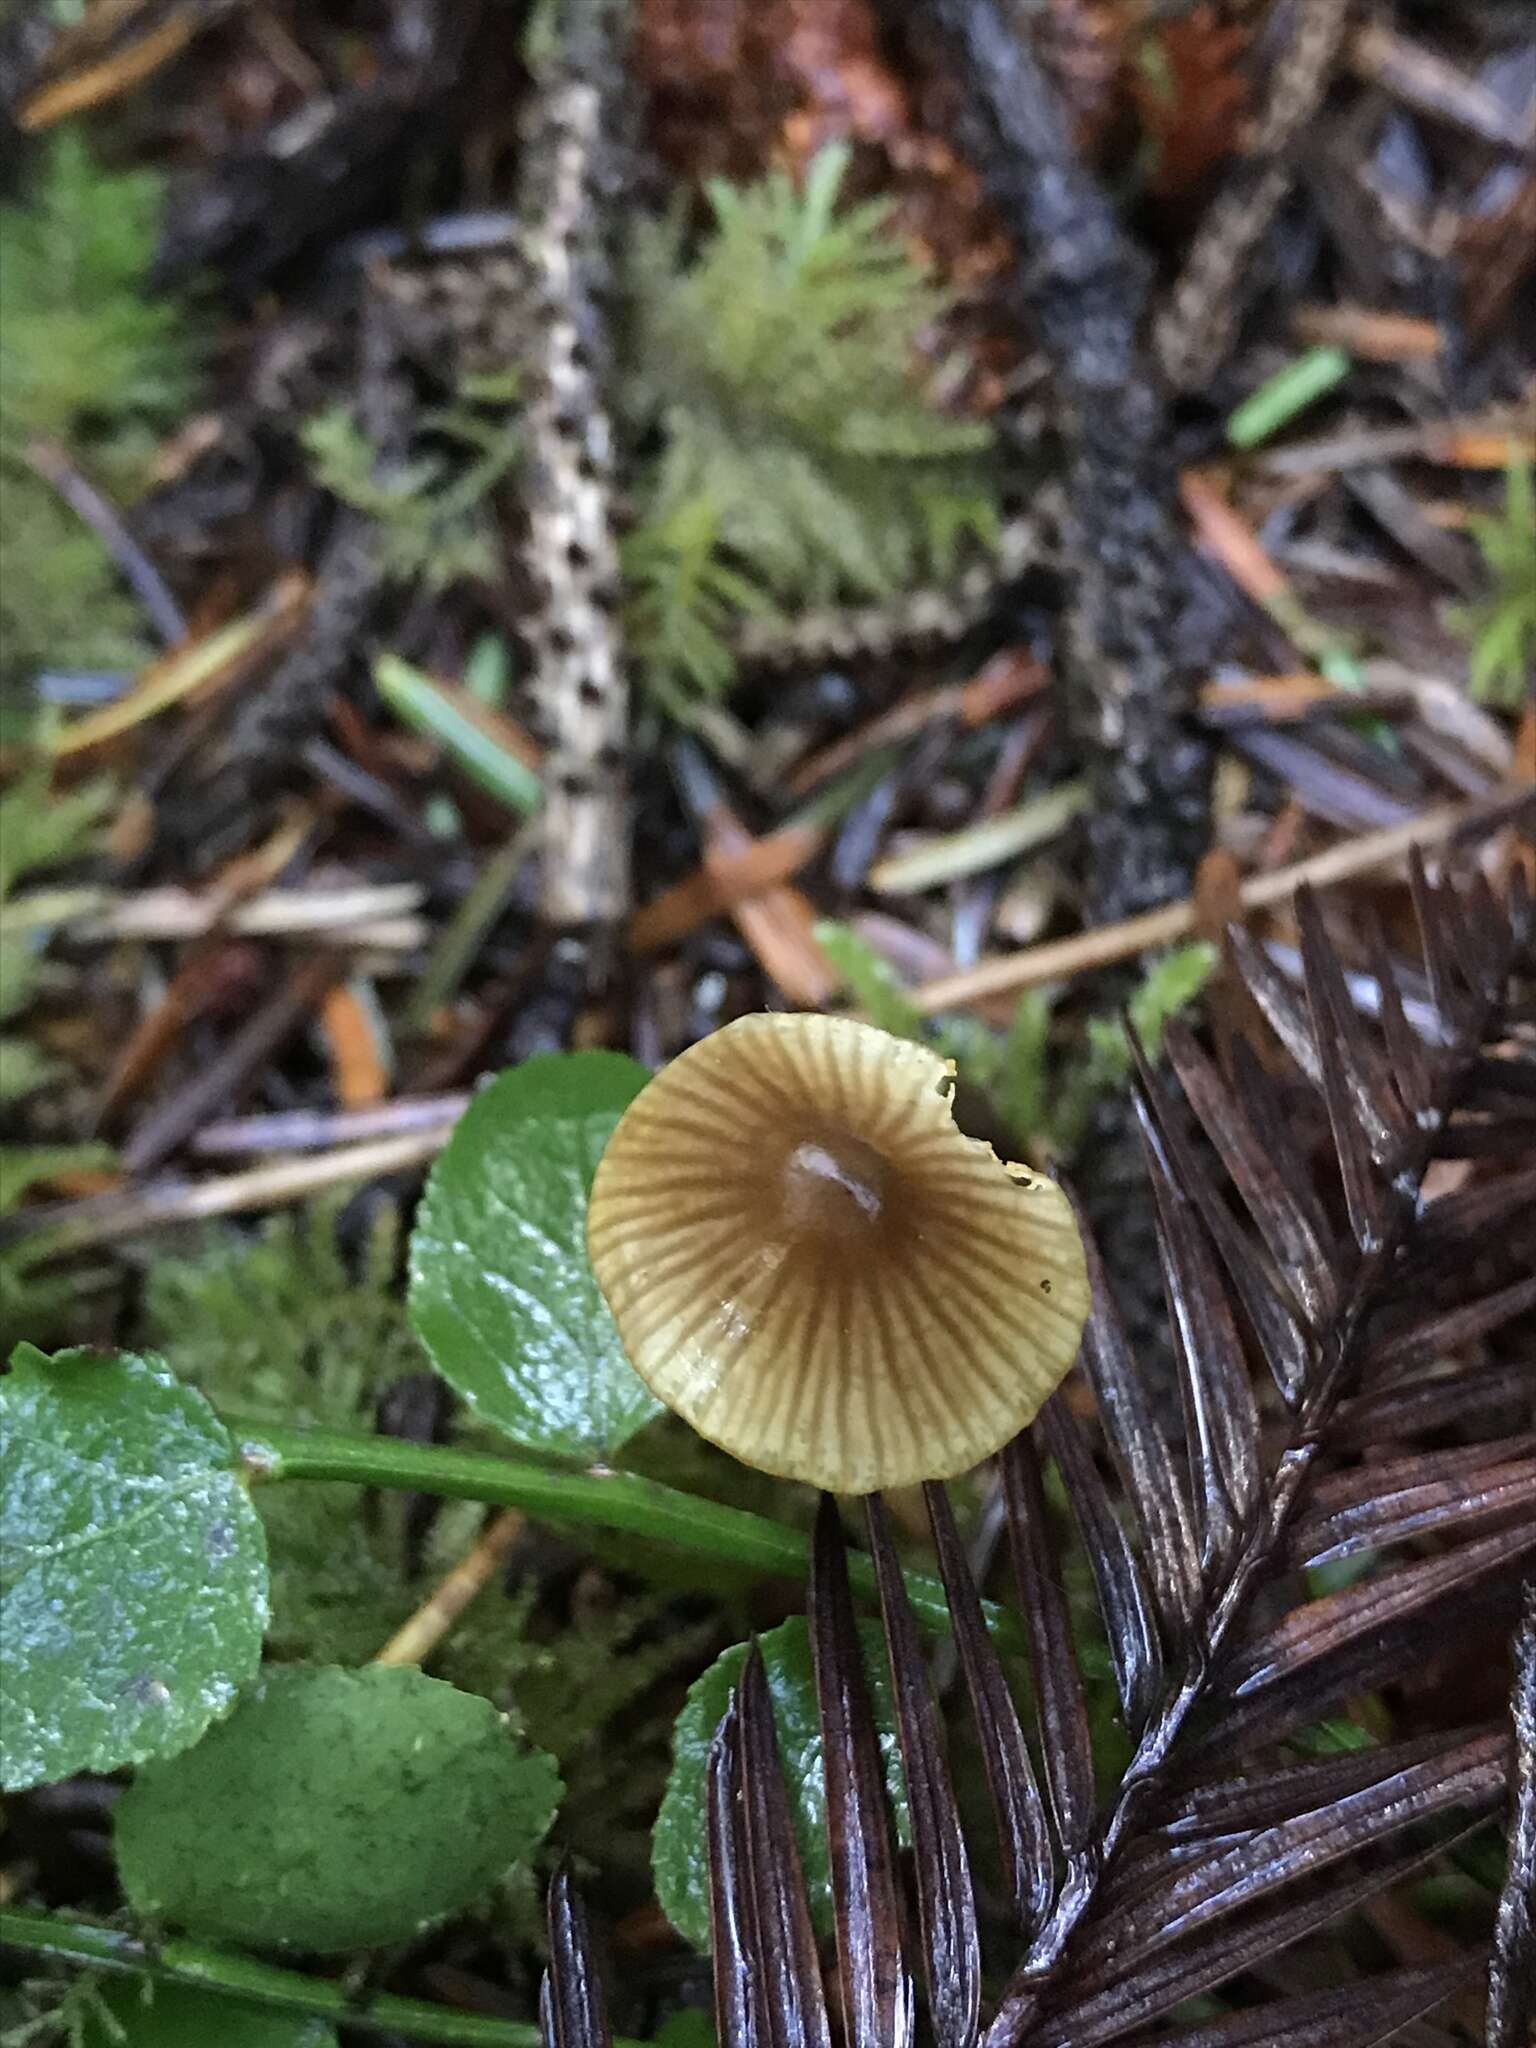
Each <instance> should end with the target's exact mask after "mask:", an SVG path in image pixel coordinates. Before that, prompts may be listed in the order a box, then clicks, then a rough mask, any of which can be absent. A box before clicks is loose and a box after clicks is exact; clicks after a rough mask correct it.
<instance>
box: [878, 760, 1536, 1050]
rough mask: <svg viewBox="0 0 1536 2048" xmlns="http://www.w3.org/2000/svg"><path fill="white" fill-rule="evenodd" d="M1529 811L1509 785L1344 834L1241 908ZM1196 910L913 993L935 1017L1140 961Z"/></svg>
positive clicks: (1118, 928) (1046, 949)
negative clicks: (1474, 799)
mask: <svg viewBox="0 0 1536 2048" xmlns="http://www.w3.org/2000/svg"><path fill="white" fill-rule="evenodd" d="M1524 812H1531V813H1532V814H1536V796H1532V795H1527V794H1526V793H1524V792H1520V791H1507V790H1506V791H1504V792H1502V793H1501V794H1500V796H1499V798H1498V800H1497V801H1496V802H1493V801H1489V802H1484V803H1478V804H1446V805H1442V806H1441V807H1440V808H1438V809H1436V810H1432V811H1425V812H1424V813H1423V814H1422V815H1421V816H1419V817H1417V818H1411V819H1409V820H1408V822H1407V823H1406V824H1402V825H1392V826H1389V827H1387V828H1386V829H1385V830H1384V831H1381V832H1368V833H1365V834H1363V835H1362V836H1361V837H1360V838H1358V839H1346V840H1343V841H1341V843H1340V844H1339V845H1337V846H1330V847H1329V848H1328V849H1327V850H1326V852H1323V853H1315V854H1312V855H1311V856H1310V857H1309V858H1308V859H1306V860H1299V861H1296V862H1294V863H1293V864H1292V865H1291V866H1290V867H1284V868H1277V869H1276V870H1275V871H1274V873H1273V874H1268V875H1251V876H1249V877H1248V879H1247V880H1246V881H1245V882H1244V883H1243V885H1242V896H1241V901H1242V907H1243V909H1244V911H1254V910H1265V909H1268V908H1269V907H1270V906H1271V905H1272V904H1276V903H1284V902H1285V901H1286V900H1287V899H1288V898H1289V897H1291V896H1294V895H1295V893H1296V891H1297V890H1298V889H1300V888H1302V887H1303V886H1304V885H1308V884H1310V886H1311V887H1313V888H1315V889H1321V888H1325V887H1327V886H1328V885H1330V884H1331V883H1334V882H1342V881H1344V880H1346V879H1347V878H1348V877H1349V876H1351V875H1361V874H1366V873H1368V872H1369V870H1370V869H1372V868H1380V867H1386V866H1388V865H1389V864H1390V863H1391V862H1393V861H1397V860H1402V859H1403V858H1404V856H1405V855H1406V854H1407V853H1408V852H1409V850H1410V849H1411V848H1413V847H1415V846H1417V847H1420V848H1428V847H1432V846H1443V845H1444V844H1445V843H1446V842H1447V841H1448V840H1450V839H1453V838H1455V837H1456V836H1457V835H1458V834H1460V833H1461V832H1463V831H1466V830H1471V829H1479V828H1480V829H1483V830H1491V829H1492V828H1493V827H1494V826H1495V825H1497V824H1500V823H1507V822H1513V821H1514V820H1515V819H1517V818H1518V817H1519V816H1520V815H1521V814H1522V813H1524ZM1196 915H1197V912H1196V903H1195V899H1194V897H1192V896H1187V897H1184V898H1183V899H1182V900H1181V901H1180V902H1177V903H1165V904H1164V905H1163V906H1162V908H1161V909H1159V910H1152V911H1148V912H1147V913H1146V914H1145V915H1143V916H1141V917H1130V918H1126V919H1125V920H1124V921H1123V922H1122V923H1120V924H1113V925H1097V926H1095V927H1094V928H1093V929H1092V930H1091V931H1086V932H1078V933H1076V934H1075V935H1074V936H1073V937H1072V938H1070V939H1052V940H1050V941H1048V942H1047V943H1046V944H1045V945H1041V946H1026V947H1024V948H1023V950H1022V951H1020V952H1018V953H1010V954H1007V955H1005V956H1003V957H1001V958H998V959H993V960H980V961H978V962H977V964H976V965H975V966H974V967H968V968H966V969H965V970H964V972H963V973H960V974H946V975H944V976H942V977H941V978H940V979H939V980H937V981H929V982H924V983H923V984H922V986H921V987H919V988H915V989H913V990H912V991H911V999H912V1001H913V1002H914V1003H916V1005H917V1006H918V1008H919V1009H920V1010H922V1011H924V1012H925V1013H926V1014H928V1015H930V1016H931V1015H932V1014H933V1013H934V1012H935V1011H937V1010H954V1009H962V1008H964V1007H965V1006H966V1005H967V1004H970V1003H977V1002H983V1001H985V1000H986V999H987V998H988V997H990V996H1002V995H1014V994H1017V993H1018V991H1019V990H1021V989H1026V988H1038V987H1039V986H1040V984H1041V983H1042V982H1046V981H1070V980H1071V979H1072V978H1073V977H1074V976H1075V975H1079V974H1088V973H1090V972H1092V971H1093V970H1094V969H1096V968H1100V967H1112V966H1114V965H1116V963H1118V962H1119V961H1121V960H1130V959H1133V958H1134V957H1135V956H1136V955H1137V954H1138V953H1144V952H1147V951H1148V950H1149V949H1150V948H1151V947H1154V946H1171V945H1172V944H1173V943H1174V942H1175V941H1176V940H1178V939H1183V938H1188V937H1189V935H1190V933H1191V932H1193V931H1194V930H1195V928H1196Z"/></svg>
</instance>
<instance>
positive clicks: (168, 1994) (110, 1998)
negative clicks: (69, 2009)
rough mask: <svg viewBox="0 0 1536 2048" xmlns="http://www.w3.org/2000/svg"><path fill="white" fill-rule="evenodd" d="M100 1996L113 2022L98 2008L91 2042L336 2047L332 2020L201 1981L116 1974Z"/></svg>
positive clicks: (153, 2047) (89, 2047)
mask: <svg viewBox="0 0 1536 2048" xmlns="http://www.w3.org/2000/svg"><path fill="white" fill-rule="evenodd" d="M96 1996H97V1998H98V1999H99V2000H100V2001H101V2003H102V2005H104V2006H105V2007H106V2009H107V2012H108V2013H109V2014H110V2016H111V2024H109V2022H108V2021H107V2020H105V2019H102V2018H101V2017H99V2016H98V2014H96V2013H95V2012H93V2013H92V2014H91V2017H90V2018H89V2019H88V2020H87V2021H86V2026H85V2048H210V2044H211V2043H213V2042H217V2043H218V2048H336V2029H335V2028H334V2027H333V2026H332V2025H331V2023H330V2021H329V2020H323V2019H320V2018H319V2017H317V2016H316V2015H315V2014H313V2013H303V2012H298V2013H295V2012H278V2011H275V2010H274V2009H273V2008H272V2007H271V2006H270V2005H246V2004H244V2003H242V2001H241V2000H240V1999H238V1998H221V1997H219V1996H218V1994H217V1993H216V1992H213V1991H199V1990H198V1989H197V1988H196V1986H195V1985H190V1984H146V1983H145V1982H144V1981H143V1980H142V1979H141V1978H137V1977H114V1978H113V1979H111V1981H110V1982H108V1983H105V1984H100V1985H98V1986H97V1990H96ZM114 2025H115V2029H116V2031H114Z"/></svg>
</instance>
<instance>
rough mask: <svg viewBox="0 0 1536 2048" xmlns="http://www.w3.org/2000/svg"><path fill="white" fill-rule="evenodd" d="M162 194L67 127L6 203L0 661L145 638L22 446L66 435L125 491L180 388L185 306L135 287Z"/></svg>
mask: <svg viewBox="0 0 1536 2048" xmlns="http://www.w3.org/2000/svg"><path fill="white" fill-rule="evenodd" d="M160 201H161V181H160V179H159V178H158V177H157V176H156V175H155V174H154V173H152V172H148V171H108V170H103V169H101V168H100V167H99V166H98V165H97V164H96V163H95V162H94V161H93V160H92V157H91V154H90V152H89V150H88V149H87V147H86V144H85V143H84V141H83V140H82V139H81V138H80V136H79V135H78V134H76V133H74V132H73V131H69V130H66V131H64V132H63V133H61V134H59V135H57V136H55V137H54V138H52V139H51V140H50V142H49V143H48V145H47V147H46V149H45V150H44V151H43V152H42V154H41V155H40V157H39V158H38V160H37V162H36V164H35V166H34V169H33V175H32V177H31V180H30V182H29V184H28V186H27V188H26V191H25V193H24V195H23V197H22V198H21V199H20V200H18V202H17V203H16V204H15V205H12V206H9V207H6V208H5V209H4V210H3V211H0V548H3V551H4V555H5V563H6V573H5V576H4V579H3V582H0V646H3V655H0V660H3V665H4V670H5V673H6V674H7V675H8V676H11V677H15V676H18V675H24V674H25V673H27V672H28V671H29V670H31V669H33V668H35V667H36V666H37V665H38V664H39V663H41V662H48V663H51V664H53V665H55V666H58V667H68V666H85V667H91V666H94V667H103V668H110V667H116V666H124V665H131V664H133V663H135V662H137V661H139V660H141V659H143V657H144V655H145V653H146V652H147V649H146V646H145V643H144V640H143V637H142V635H141V633H140V631H139V626H138V613H137V607H136V606H135V605H134V603H133V601H132V599H131V598H130V597H129V596H128V595H127V594H126V593H125V592H124V591H123V590H122V589H121V587H120V586H119V584H118V582H117V579H116V577H115V575H114V572H113V570H112V566H111V564H110V562H109V561H108V559H107V557H106V554H105V552H104V551H103V549H102V547H101V545H100V543H99V542H98V541H97V540H96V538H95V536H94V535H93V534H91V533H89V532H88V531H86V529H85V528H83V527H82V526H81V525H80V524H79V522H78V521H77V520H76V518H75V516H74V514H73V513H72V512H70V511H69V510H68V509H67V507H65V506H64V505H62V504H61V503H60V501H59V499H58V497H57V496H56V494H55V493H54V492H53V491H52V489H50V488H49V487H48V486H47V485H46V484H44V483H43V482H42V481H41V480H40V479H39V478H38V477H36V476H35V475H34V474H33V472H32V470H31V469H30V468H29V467H28V465H27V463H26V461H25V460H24V451H25V449H26V446H27V444H28V442H29V441H31V440H32V439H33V438H34V437H36V436H43V437H45V438H48V439H51V440H57V441H60V442H63V443H65V444H66V445H67V447H68V449H69V452H70V454H71V456H72V457H73V459H75V460H76V461H78V462H79V463H80V464H81V465H82V467H83V468H85V469H86V470H87V471H88V472H90V473H91V474H92V475H93V476H95V477H96V478H97V480H98V481H100V482H101V483H103V484H104V485H105V487H106V488H107V489H108V490H109V491H110V492H111V493H113V494H114V495H117V496H131V495H132V494H133V493H134V492H135V491H136V490H137V488H138V487H139V486H140V484H141V482H142V479H143V471H144V464H145V459H146V457H147V455H148V453H149V451H150V448H151V447H152V445H153V439H154V436H155V435H156V434H157V433H158V432H159V431H161V430H162V429H164V428H165V427H166V426H168V425H169V424H170V423H171V422H172V421H173V420H175V419H176V417H177V416H178V414H179V413H180V411H181V410H182V409H183V407H184V406H185V404H186V403H187V400H188V398H189V396H190V394H191V390H192V386H193V369H194V363H193V355H194V351H193V347H192V343H191V341H190V339H189V336H188V332H187V328H186V322H185V314H184V310H183V308H182V307H181V306H180V305H178V304H176V303H174V302H170V301H158V302H157V301H153V300H151V299H149V298H147V297H146V296H145V294H144V290H143V277H144V273H145V270H146V268H147V266H148V263H149V259H150V256H151V254H152V252H153V249H154V244H155V236H156V232H157V224H158V221H159V215H160Z"/></svg>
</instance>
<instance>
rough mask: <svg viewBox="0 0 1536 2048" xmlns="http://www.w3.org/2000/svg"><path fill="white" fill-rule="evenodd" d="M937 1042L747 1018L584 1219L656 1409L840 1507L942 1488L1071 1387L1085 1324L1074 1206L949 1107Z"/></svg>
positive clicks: (630, 1129)
mask: <svg viewBox="0 0 1536 2048" xmlns="http://www.w3.org/2000/svg"><path fill="white" fill-rule="evenodd" d="M952 1089H953V1071H952V1069H951V1067H950V1065H949V1063H948V1062H947V1061H945V1060H943V1059H941V1058H940V1057H939V1055H938V1054H937V1053H935V1052H932V1051H930V1050H929V1049H928V1048H927V1047H926V1046H920V1045H913V1044H910V1043H909V1042H908V1041H906V1040H905V1039H900V1038H893V1037H892V1036H891V1035H890V1034H889V1033H888V1032H885V1031H879V1030H876V1029H875V1028H874V1026H872V1025H869V1024H860V1023H857V1022H855V1021H854V1020H853V1019H851V1018H846V1017H822V1016H777V1015H762V1016H751V1017H742V1018H739V1019H738V1020H737V1021H736V1022H735V1023H734V1024H728V1025H726V1027H725V1028H724V1029H723V1030H721V1031H717V1032H715V1033H714V1034H713V1036H711V1037H709V1038H706V1039H702V1040H701V1041H700V1042H699V1043H698V1044H697V1045H695V1046H692V1047H690V1049H689V1050H688V1051H687V1052H685V1053H683V1054H681V1055H680V1057H678V1058H677V1059H675V1060H673V1061H672V1063H671V1064H670V1065H669V1066H667V1067H665V1068H663V1070H662V1071H661V1073H659V1074H658V1075H657V1076H656V1078H655V1079H654V1080H653V1081H651V1082H650V1083H649V1085H648V1086H647V1087H646V1088H644V1089H643V1090H642V1091H641V1093H640V1094H639V1095H638V1096H637V1097H636V1098H635V1100H634V1102H633V1103H631V1105H630V1107H629V1108H628V1109H627V1110H626V1111H625V1113H624V1115H623V1117H622V1118H621V1119H620V1121H619V1124H618V1127H617V1128H616V1130H615V1131H614V1133H613V1136H612V1138H611V1139H610V1140H609V1142H608V1147H607V1149H606V1151H605V1152H604V1154H603V1157H602V1160H601V1162H600V1164H599V1166H598V1170H597V1177H596V1180H595V1182H594V1184H593V1189H592V1204H591V1209H590V1212H589V1215H588V1222H587V1244H588V1249H589V1251H590V1254H591V1259H592V1268H593V1271H594V1272H595V1273H596V1275H597V1282H598V1285H599V1287H600V1288H601V1289H602V1291H603V1294H604V1296H605V1297H606V1299H607V1302H608V1305H609V1307H610V1308H611V1309H612V1311H613V1315H614V1320H615V1321H616V1323H617V1324H618V1327H619V1334H620V1336H621V1337H622V1338H623V1341H624V1347H625V1350H626V1351H627V1352H628V1354H629V1357H630V1360H631V1362H632V1363H633V1365H634V1367H635V1369H636V1371H637V1372H638V1373H639V1374H640V1377H641V1378H642V1379H643V1380H644V1381H645V1383H646V1385H647V1386H648V1387H649V1388H650V1389H651V1391H652V1393H654V1394H655V1395H656V1396H657V1397H658V1399H660V1400H661V1401H663V1402H665V1403H666V1405H667V1406H668V1407H669V1408H673V1409H675V1410H676V1411H677V1413H678V1414H679V1415H681V1416H683V1417H684V1419H685V1420H686V1421H688V1422H690V1423H692V1425H693V1427H694V1428H695V1429H696V1430H698V1432H699V1433H700V1435H701V1436H705V1437H708V1438H709V1439H710V1441H711V1442H712V1443H716V1444H719V1445H720V1446H721V1448H722V1449H724V1450H727V1451H729V1452H731V1453H732V1455H733V1456H735V1457H737V1458H739V1459H740V1460H741V1461H742V1463H743V1464H745V1465H751V1466H754V1467H756V1468H757V1469H758V1470H759V1471H763V1472H771V1473H774V1474H775V1475H777V1476H779V1477H781V1478H786V1479H800V1480H804V1481H806V1482H807V1483H809V1484H810V1485H812V1486H820V1487H825V1488H828V1489H829V1490H830V1491H832V1492H835V1493H873V1492H876V1491H878V1490H879V1489H880V1488H882V1487H890V1486H906V1485H912V1484H915V1483H916V1482H917V1481H919V1480H923V1479H947V1478H951V1477H953V1476H954V1475H955V1474H956V1473H960V1472H964V1471H967V1470H969V1468H970V1467H971V1466H973V1465H975V1464H977V1463H978V1462H979V1461H980V1460H981V1459H982V1458H985V1457H987V1456H989V1455H990V1454H991V1453H992V1452H993V1451H996V1450H998V1449H999V1448H1000V1447H1001V1446H1002V1445H1003V1444H1005V1443H1006V1442H1007V1441H1008V1440H1009V1438H1011V1437H1012V1436H1014V1435H1015V1434H1016V1433H1017V1432H1018V1431H1019V1430H1020V1429H1022V1428H1023V1427H1024V1426H1025V1424H1026V1423H1028V1422H1029V1421H1031V1420H1032V1419H1033V1417H1034V1416H1035V1414H1036V1413H1037V1411H1038V1410H1039V1408H1040V1406H1041V1404H1042V1403H1043V1402H1044V1401H1045V1399H1046V1398H1047V1396H1048V1395H1049V1394H1050V1393H1051V1392H1052V1390H1053V1389H1054V1388H1055V1387H1056V1386H1057V1384H1058V1383H1059V1382H1060V1380H1061V1379H1062V1378H1063V1376H1064V1375H1065V1374H1066V1372H1067V1370H1068V1368H1069V1367H1070V1366H1071V1364H1072V1361H1073V1359H1074V1358H1075V1356H1076V1355H1077V1347H1078V1341H1079V1339H1080V1337H1081V1335H1082V1329H1083V1322H1084V1319H1085V1318H1086V1316H1087V1313H1088V1276H1087V1269H1086V1266H1085V1263H1084V1258H1083V1247H1082V1240H1081V1238H1080V1237H1079V1235H1078V1230H1077V1224H1076V1222H1075V1220H1074V1218H1073V1215H1072V1211H1071V1209H1070V1207H1069V1205H1068V1203H1067V1199H1066V1197H1065V1195H1063V1193H1062V1192H1061V1190H1060V1188H1058V1187H1057V1186H1056V1185H1055V1184H1054V1182H1052V1181H1049V1180H1046V1179H1044V1178H1042V1176H1040V1175H1039V1174H1036V1173H1033V1172H1031V1171H1029V1170H1028V1169H1027V1168H1025V1167H1022V1166H1005V1165H1004V1164H1003V1163H1002V1161H1000V1160H999V1159H998V1157H997V1154H996V1153H995V1152H994V1151H993V1150H992V1148H991V1146H990V1145H986V1144H982V1143H980V1142H979V1141H977V1140H975V1139H972V1138H967V1137H965V1136H964V1135H963V1134H962V1133H961V1132H960V1131H959V1130H958V1129H957V1128H956V1125H955V1121H954V1117H953V1115H952V1113H951V1108H950V1095H951V1092H952Z"/></svg>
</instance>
